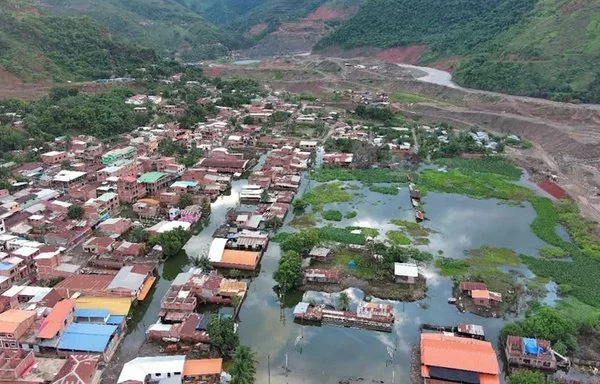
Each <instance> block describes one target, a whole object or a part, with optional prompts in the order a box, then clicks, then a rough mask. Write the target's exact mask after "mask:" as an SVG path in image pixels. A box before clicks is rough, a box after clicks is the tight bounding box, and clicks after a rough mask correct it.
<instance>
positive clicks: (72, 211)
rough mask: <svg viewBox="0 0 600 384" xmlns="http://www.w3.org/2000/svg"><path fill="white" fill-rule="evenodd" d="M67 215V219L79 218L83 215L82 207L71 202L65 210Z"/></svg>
mask: <svg viewBox="0 0 600 384" xmlns="http://www.w3.org/2000/svg"><path fill="white" fill-rule="evenodd" d="M67 216H69V219H74V220H75V219H80V218H81V217H82V216H83V208H82V207H80V206H79V205H75V204H73V205H71V206H69V209H68V210H67Z"/></svg>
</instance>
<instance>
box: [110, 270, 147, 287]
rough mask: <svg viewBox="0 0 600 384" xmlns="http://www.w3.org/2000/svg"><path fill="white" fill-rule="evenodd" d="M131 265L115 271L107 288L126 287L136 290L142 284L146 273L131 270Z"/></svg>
mask: <svg viewBox="0 0 600 384" xmlns="http://www.w3.org/2000/svg"><path fill="white" fill-rule="evenodd" d="M132 268H133V267H132V266H127V267H123V268H121V269H120V270H119V272H117V274H116V275H115V277H114V279H113V280H112V281H111V282H110V284H108V287H106V288H107V289H118V288H126V289H131V290H132V291H137V290H138V289H140V287H141V286H142V285H143V284H144V280H146V275H142V274H139V273H134V272H132V271H131V270H132Z"/></svg>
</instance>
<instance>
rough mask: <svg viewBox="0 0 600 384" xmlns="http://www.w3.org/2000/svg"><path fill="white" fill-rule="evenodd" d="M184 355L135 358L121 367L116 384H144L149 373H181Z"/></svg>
mask: <svg viewBox="0 0 600 384" xmlns="http://www.w3.org/2000/svg"><path fill="white" fill-rule="evenodd" d="M184 364H185V355H174V356H149V357H137V358H135V359H133V360H131V361H129V362H127V363H125V365H124V366H123V370H122V371H121V375H120V376H119V379H118V380H117V384H119V383H125V382H129V381H133V382H137V381H139V382H144V381H145V379H146V375H148V374H150V373H157V372H158V373H165V372H183V367H184Z"/></svg>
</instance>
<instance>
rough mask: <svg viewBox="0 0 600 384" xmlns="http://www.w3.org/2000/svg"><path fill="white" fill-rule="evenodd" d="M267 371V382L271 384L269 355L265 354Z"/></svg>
mask: <svg viewBox="0 0 600 384" xmlns="http://www.w3.org/2000/svg"><path fill="white" fill-rule="evenodd" d="M267 372H268V375H269V384H271V355H267Z"/></svg>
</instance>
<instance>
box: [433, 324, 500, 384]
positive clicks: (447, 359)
mask: <svg viewBox="0 0 600 384" xmlns="http://www.w3.org/2000/svg"><path fill="white" fill-rule="evenodd" d="M421 364H423V365H425V366H432V367H443V368H451V369H460V370H464V371H470V372H479V373H486V374H490V375H494V376H495V378H496V379H497V378H498V375H499V373H500V367H499V365H498V359H497V357H496V352H495V351H494V348H493V347H492V344H491V343H490V342H488V341H481V340H475V339H471V338H465V337H456V336H448V335H443V334H441V333H423V334H421ZM497 382H499V380H498V381H497Z"/></svg>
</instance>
